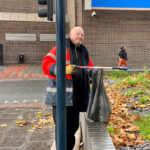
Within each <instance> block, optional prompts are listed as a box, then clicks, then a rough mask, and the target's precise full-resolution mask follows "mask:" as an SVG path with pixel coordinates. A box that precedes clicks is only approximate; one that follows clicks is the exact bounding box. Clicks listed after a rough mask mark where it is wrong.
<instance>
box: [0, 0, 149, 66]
mask: <svg viewBox="0 0 150 150" xmlns="http://www.w3.org/2000/svg"><path fill="white" fill-rule="evenodd" d="M66 4H67V10H66V12H67V15H66V16H67V17H66V33H68V31H69V28H71V27H73V26H75V25H78V26H82V27H83V29H84V31H85V42H84V43H85V45H86V47H87V48H88V49H89V54H90V56H91V58H92V60H93V62H94V64H95V65H99V66H116V65H117V59H118V52H119V50H120V47H121V46H125V47H126V48H127V53H128V64H129V66H131V67H132V68H143V67H144V66H147V67H150V59H149V58H150V11H144V10H143V11H142V10H141V11H138V10H99V9H95V10H94V9H86V7H87V6H86V5H87V1H86V0H66ZM54 5H55V4H54ZM38 7H39V6H38V4H37V0H32V1H31V0H19V1H17V0H11V2H10V1H9V0H0V12H1V13H0V33H1V34H0V44H3V56H4V63H18V55H19V53H20V52H23V53H24V54H25V62H26V63H39V62H41V60H42V58H43V57H44V55H45V54H46V53H47V52H48V50H49V49H50V48H51V47H52V46H53V45H55V42H56V41H55V36H56V32H55V25H56V24H55V9H54V21H53V22H47V20H46V19H41V18H39V17H38V16H37V8H38ZM54 8H55V7H54ZM93 11H95V12H96V16H94V17H92V15H91V14H92V12H93Z"/></svg>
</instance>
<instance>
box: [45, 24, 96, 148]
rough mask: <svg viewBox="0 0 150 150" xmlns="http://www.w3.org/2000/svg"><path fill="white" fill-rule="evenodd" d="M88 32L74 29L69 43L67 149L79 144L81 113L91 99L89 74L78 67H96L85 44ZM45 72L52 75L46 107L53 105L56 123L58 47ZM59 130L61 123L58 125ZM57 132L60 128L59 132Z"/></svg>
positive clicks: (48, 56) (47, 60) (48, 60)
mask: <svg viewBox="0 0 150 150" xmlns="http://www.w3.org/2000/svg"><path fill="white" fill-rule="evenodd" d="M83 40H84V31H83V29H82V28H81V27H74V28H72V30H71V31H70V33H69V38H68V39H67V40H66V47H67V48H66V106H67V108H66V115H67V150H72V149H73V147H74V144H75V136H74V134H75V132H76V131H77V129H78V127H79V112H85V111H86V110H87V105H88V100H89V90H90V87H89V71H90V69H85V68H84V69H81V68H77V67H76V66H93V63H92V61H91V59H90V58H89V54H88V51H87V49H86V47H85V46H84V45H83V44H82V42H83ZM42 69H43V72H44V73H45V74H46V75H48V77H49V79H48V87H47V91H46V102H45V103H46V104H47V105H52V107H53V117H54V121H55V123H56V72H57V68H56V46H55V47H53V48H52V49H51V50H50V51H49V52H48V54H47V55H46V56H45V57H44V59H43V64H42ZM56 128H57V123H56ZM55 130H56V129H55Z"/></svg>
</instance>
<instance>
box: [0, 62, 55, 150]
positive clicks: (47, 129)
mask: <svg viewBox="0 0 150 150" xmlns="http://www.w3.org/2000/svg"><path fill="white" fill-rule="evenodd" d="M26 79H27V80H30V81H32V80H33V79H37V80H41V79H47V76H45V75H44V74H43V72H42V70H41V65H40V64H32V65H29V64H15V65H4V66H0V80H1V81H2V82H0V83H1V84H0V87H1V88H5V87H4V84H3V83H4V82H5V81H6V80H7V81H8V80H10V81H12V80H26ZM9 83H10V82H8V84H9ZM17 84H18V83H17V82H16V84H15V85H14V86H16V87H17V86H18V85H17ZM14 86H13V87H12V91H13V88H14ZM24 86H25V87H26V88H29V87H28V86H26V85H24ZM30 90H32V89H30ZM10 91H11V90H10ZM12 93H14V92H12ZM6 94H7V93H5V95H6ZM9 94H10V92H8V95H9ZM15 94H16V98H17V92H16V93H15ZM0 99H2V98H1V97H0ZM16 100H17V99H16ZM41 100H42V101H40V100H39V101H32V100H31V101H26V102H21V101H18V102H15V103H14V102H12V103H11V102H9V103H0V150H50V148H51V146H52V143H53V140H54V127H55V125H54V122H53V119H52V116H51V111H52V110H51V107H48V106H45V105H44V101H43V98H41Z"/></svg>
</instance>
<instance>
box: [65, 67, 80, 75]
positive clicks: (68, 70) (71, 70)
mask: <svg viewBox="0 0 150 150" xmlns="http://www.w3.org/2000/svg"><path fill="white" fill-rule="evenodd" d="M75 72H77V67H76V65H68V66H66V74H74V73H75Z"/></svg>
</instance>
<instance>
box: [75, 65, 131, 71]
mask: <svg viewBox="0 0 150 150" xmlns="http://www.w3.org/2000/svg"><path fill="white" fill-rule="evenodd" d="M76 67H77V68H81V69H85V68H88V69H106V70H110V69H117V70H128V69H130V67H100V66H94V67H90V66H76Z"/></svg>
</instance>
